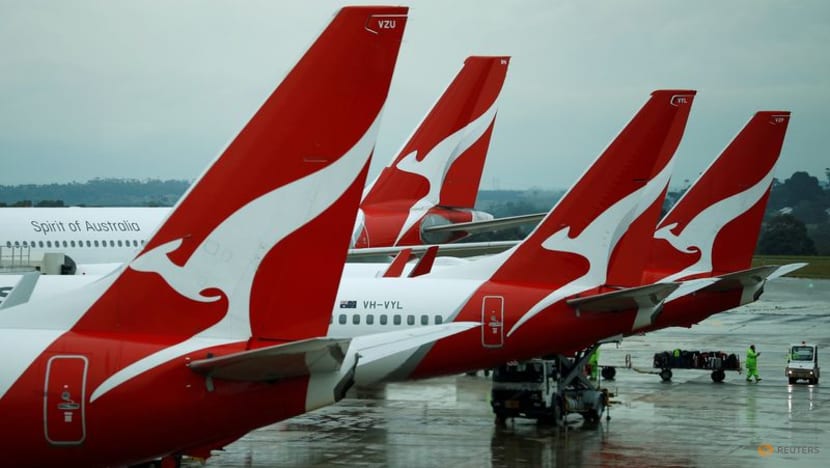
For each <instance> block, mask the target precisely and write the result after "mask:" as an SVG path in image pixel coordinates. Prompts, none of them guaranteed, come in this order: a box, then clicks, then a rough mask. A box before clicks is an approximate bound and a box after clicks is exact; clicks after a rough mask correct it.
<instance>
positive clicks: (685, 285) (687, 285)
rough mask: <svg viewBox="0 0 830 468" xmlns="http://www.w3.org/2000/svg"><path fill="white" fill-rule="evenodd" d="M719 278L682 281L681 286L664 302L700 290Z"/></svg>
mask: <svg viewBox="0 0 830 468" xmlns="http://www.w3.org/2000/svg"><path fill="white" fill-rule="evenodd" d="M717 280H718V279H717V278H699V279H693V280H689V281H681V282H680V287H678V288H677V289H675V290H674V291H673V292H672V293H671V294H669V296H668V297H666V299H665V301H664V302H671V301H673V300H675V299H677V298H679V297H683V296H688V295H689V294H692V293H695V292H697V291H700V290H701V289H703V288H705V287H707V286H709V285H711V284H713V283H715V282H716V281H717Z"/></svg>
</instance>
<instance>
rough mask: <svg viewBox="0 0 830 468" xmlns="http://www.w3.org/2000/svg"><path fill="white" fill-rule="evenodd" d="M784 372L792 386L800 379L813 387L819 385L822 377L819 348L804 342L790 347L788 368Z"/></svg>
mask: <svg viewBox="0 0 830 468" xmlns="http://www.w3.org/2000/svg"><path fill="white" fill-rule="evenodd" d="M784 372H785V374H787V378H788V379H789V381H790V383H791V384H794V383H796V382H798V380H800V379H804V380H806V381H807V382H808V383H810V384H813V385H815V384H817V383H818V379H819V377H820V369H819V367H818V346H817V345H814V344H806V343H804V342H802V343H801V344H800V345H792V346H790V349H789V352H788V353H787V368H786V370H785V371H784Z"/></svg>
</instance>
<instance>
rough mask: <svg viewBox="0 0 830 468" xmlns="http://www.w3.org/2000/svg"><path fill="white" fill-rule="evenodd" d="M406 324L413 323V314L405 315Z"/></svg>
mask: <svg viewBox="0 0 830 468" xmlns="http://www.w3.org/2000/svg"><path fill="white" fill-rule="evenodd" d="M406 324H407V325H415V316H414V315H407V316H406Z"/></svg>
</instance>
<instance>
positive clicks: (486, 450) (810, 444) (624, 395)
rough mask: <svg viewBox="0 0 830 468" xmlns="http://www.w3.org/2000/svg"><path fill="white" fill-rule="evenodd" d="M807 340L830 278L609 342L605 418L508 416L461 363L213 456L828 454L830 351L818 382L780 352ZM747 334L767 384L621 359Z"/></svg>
mask: <svg viewBox="0 0 830 468" xmlns="http://www.w3.org/2000/svg"><path fill="white" fill-rule="evenodd" d="M801 340H806V341H808V342H813V343H817V344H819V346H820V351H819V364H824V363H830V281H819V280H797V279H790V278H784V279H780V280H776V281H775V282H774V283H771V284H769V285H768V286H767V292H766V293H765V294H764V296H763V298H762V300H761V301H759V302H756V303H754V304H751V305H748V306H745V307H743V308H740V309H737V310H735V311H731V312H726V313H723V314H719V315H717V316H714V317H711V318H709V319H707V320H706V321H704V322H702V323H701V324H699V325H696V326H695V327H693V328H692V329H678V328H675V329H667V330H662V331H659V332H655V333H651V334H649V335H646V336H637V337H632V338H628V339H626V340H625V341H624V342H623V343H622V344H620V345H619V347H617V346H615V345H614V344H606V345H604V346H603V348H602V354H601V358H600V363H601V364H602V365H617V366H620V368H618V371H617V377H616V380H614V381H608V382H604V385H603V386H605V387H607V388H609V389H611V390H612V392H614V393H615V394H616V396H615V397H614V398H613V401H614V402H615V404H613V405H612V407H611V410H610V420H608V419H606V418H605V417H603V419H602V421H601V422H600V423H599V424H598V425H595V426H592V427H585V426H583V424H582V419H581V418H580V417H579V416H576V415H573V416H570V417H569V425H568V427H567V428H556V427H552V426H544V425H538V424H536V422H535V421H532V420H523V419H516V420H515V421H508V423H507V425H506V426H502V427H500V426H498V425H496V424H494V418H493V414H492V411H491V409H490V405H489V403H488V398H489V390H490V381H489V378H485V377H483V376H481V375H480V374H479V376H475V377H472V376H466V375H461V376H453V377H443V378H437V379H430V380H425V381H418V382H408V383H396V384H388V385H385V386H381V387H378V388H375V389H362V390H359V391H352V392H350V395H349V396H348V397H347V398H346V399H344V400H343V401H341V402H340V403H338V404H337V405H334V406H330V407H327V408H323V409H320V410H318V411H315V412H313V413H310V414H306V415H303V416H300V417H297V418H293V419H290V420H288V421H283V422H281V423H278V424H274V425H272V426H269V427H266V428H263V429H260V430H257V431H254V432H252V433H250V434H248V435H247V436H245V437H244V438H242V439H240V440H239V441H237V442H236V443H234V444H232V445H230V446H228V447H227V448H226V450H225V451H224V452H217V453H216V455H214V456H213V457H212V458H210V459H209V460H208V461H207V466H208V467H242V466H244V467H290V466H291V467H293V466H349V467H352V466H358V467H385V466H400V467H420V466H424V467H443V468H446V467H452V468H461V467H480V466H493V467H502V466H505V467H511V466H533V467H535V466H542V467H544V466H568V467H593V466H656V467H669V466H736V467H744V466H775V467H779V466H798V467H802V466H803V467H813V466H815V467H826V466H828V462H827V461H826V460H827V457H828V456H830V391H828V390H826V388H828V387H830V364H827V365H826V367H825V375H824V378H823V380H822V382H821V383H820V384H819V385H806V384H803V383H801V384H796V385H788V383H787V379H786V378H785V376H784V367H785V365H786V355H785V353H786V350H787V347H788V345H789V344H791V343H797V342H800V341H801ZM752 343H754V344H755V345H756V347H757V348H758V351H760V352H761V353H762V354H761V356H760V357H759V362H758V369H759V373H760V376H761V377H762V378H763V380H762V381H761V382H759V383H747V382H746V381H745V380H744V376H743V375H738V374H737V373H736V372H727V376H726V380H725V381H724V382H723V383H720V384H715V383H713V382H712V381H711V379H710V375H709V372H708V371H703V370H675V371H674V376H673V379H672V381H671V382H662V381H661V380H660V378H659V377H658V376H657V375H654V374H648V373H639V372H637V371H635V370H633V369H625V368H622V367H623V366H624V363H625V361H626V355H630V359H631V362H632V364H633V366H634V367H637V368H642V370H645V371H653V370H654V369H651V364H652V357H653V355H654V353H655V352H660V351H664V350H670V349H674V348H678V347H679V348H682V349H697V350H723V351H727V352H730V353H736V354H738V355H739V356H740V357H741V360H742V361H743V358H744V356H745V352H746V348H747V347H748V346H749V344H752ZM825 355H826V356H827V357H824V356H825ZM822 385H823V386H824V389H823V388H822ZM822 390H824V391H822ZM759 447H760V448H759ZM185 466H201V464H200V463H198V462H197V461H194V460H187V461H186V462H185Z"/></svg>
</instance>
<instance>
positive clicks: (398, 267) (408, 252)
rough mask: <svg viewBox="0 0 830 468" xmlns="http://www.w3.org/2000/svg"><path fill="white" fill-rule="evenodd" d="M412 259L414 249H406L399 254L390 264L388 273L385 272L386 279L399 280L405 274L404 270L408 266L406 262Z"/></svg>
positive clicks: (387, 269)
mask: <svg viewBox="0 0 830 468" xmlns="http://www.w3.org/2000/svg"><path fill="white" fill-rule="evenodd" d="M411 257H412V249H410V248H406V249H403V250H401V251H400V252H398V254H397V255H395V258H394V259H393V260H392V262H391V263H390V264H389V267H388V268H386V271H385V272H383V277H384V278H399V277H400V276H401V274H403V269H404V267H405V266H406V262H408V261H409V259H410V258H411Z"/></svg>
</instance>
